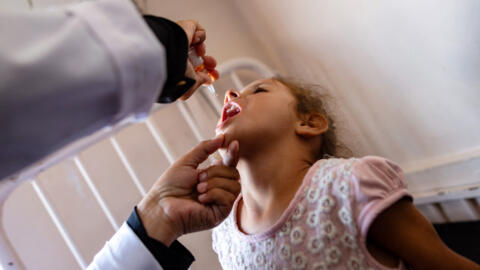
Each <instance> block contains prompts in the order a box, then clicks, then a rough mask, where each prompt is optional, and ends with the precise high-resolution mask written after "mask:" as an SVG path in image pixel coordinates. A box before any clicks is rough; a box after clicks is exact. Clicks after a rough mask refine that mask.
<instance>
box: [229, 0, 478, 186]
mask: <svg viewBox="0 0 480 270" xmlns="http://www.w3.org/2000/svg"><path fill="white" fill-rule="evenodd" d="M235 3H236V4H237V7H238V9H239V10H241V11H242V14H243V15H244V16H245V17H246V18H247V21H248V22H249V23H250V26H251V27H250V29H251V30H252V31H254V32H255V33H256V35H257V37H258V38H259V40H261V41H262V44H263V45H264V48H266V49H267V48H274V49H273V50H272V51H274V52H275V54H276V55H275V56H273V58H274V59H279V62H281V63H283V64H284V68H286V69H287V71H288V72H287V73H288V74H289V75H293V76H296V77H300V78H304V79H307V80H308V81H311V82H317V83H321V84H323V85H324V86H326V87H328V88H329V89H330V92H331V94H332V95H334V96H335V97H336V108H335V111H336V112H337V113H339V114H340V122H341V123H340V124H341V126H342V127H343V128H344V130H343V132H342V134H341V135H343V138H344V141H346V142H347V143H348V145H350V146H351V147H352V148H353V149H354V150H355V152H356V154H357V155H366V154H375V155H381V156H385V157H387V158H391V159H393V160H394V161H396V162H398V163H400V164H401V165H402V166H403V168H404V169H405V171H406V172H407V178H408V180H409V184H410V187H411V188H413V189H414V190H417V191H421V190H429V189H432V188H435V187H437V186H438V185H439V184H440V183H441V184H442V185H448V186H455V185H469V184H472V183H475V182H476V183H478V181H479V179H480V178H479V175H480V171H479V170H478V168H479V167H480V125H479V123H480V50H479V48H480V31H479V30H480V29H479V28H480V16H479V15H480V2H478V1H475V0H461V1H437V0H427V1H420V2H419V1H413V0H407V1H369V2H368V3H366V2H358V1H351V0H326V1H313V0H308V1H307V0H302V1H295V2H293V1H288V0H275V1H274V0H270V1H268V0H267V1H254V0H235ZM463 159H473V160H471V161H470V163H472V164H470V165H469V166H466V165H465V164H462V160H463ZM457 161H459V162H457Z"/></svg>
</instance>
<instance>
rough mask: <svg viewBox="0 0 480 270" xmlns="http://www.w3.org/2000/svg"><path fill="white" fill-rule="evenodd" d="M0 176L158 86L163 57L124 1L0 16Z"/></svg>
mask: <svg viewBox="0 0 480 270" xmlns="http://www.w3.org/2000/svg"><path fill="white" fill-rule="evenodd" d="M0 37H1V42H0V127H1V130H2V132H0V179H2V178H3V177H6V176H8V175H9V174H12V173H14V172H15V171H18V170H19V169H21V168H24V167H25V166H27V165H29V164H31V163H32V162H35V161H37V160H39V159H40V158H42V157H44V156H45V155H47V154H50V153H51V152H53V151H55V150H58V149H60V148H61V147H63V146H64V145H66V144H68V143H70V142H72V141H74V140H76V139H79V138H81V137H84V136H86V135H89V134H91V133H93V132H95V131H97V130H98V129H100V128H102V127H105V126H108V125H111V124H114V123H116V122H118V121H120V120H122V119H124V118H125V117H128V116H132V115H134V116H138V117H140V118H142V117H145V116H146V115H148V112H149V110H150V108H151V106H152V104H153V103H154V102H155V100H156V98H158V96H159V95H160V92H161V89H162V88H163V85H164V83H165V81H166V77H167V71H166V52H165V48H164V47H163V45H162V44H161V43H160V42H159V41H158V40H157V38H156V37H155V36H154V34H153V32H151V30H150V29H149V27H148V25H147V24H146V23H145V21H144V20H143V18H142V17H141V15H140V14H139V13H138V11H137V10H136V8H135V6H134V4H133V3H132V2H131V0H96V1H87V2H81V3H77V4H73V5H68V6H62V7H58V8H53V9H45V10H41V9H40V10H32V11H23V12H12V11H0Z"/></svg>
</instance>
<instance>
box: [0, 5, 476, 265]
mask: <svg viewBox="0 0 480 270" xmlns="http://www.w3.org/2000/svg"><path fill="white" fill-rule="evenodd" d="M65 2H69V1H60V0H32V3H33V5H34V7H35V8H41V7H46V6H50V5H51V4H52V3H65ZM142 3H146V5H145V7H146V10H148V11H149V12H150V13H152V14H156V15H162V16H165V17H167V18H171V19H185V18H197V19H198V20H199V21H200V22H201V23H202V25H204V26H205V28H206V29H207V31H208V34H207V35H208V41H207V46H208V48H207V51H208V53H209V54H212V55H214V56H215V57H216V58H217V59H218V60H219V62H220V63H222V62H224V61H226V60H229V59H232V58H234V57H239V56H251V57H255V58H257V59H259V60H261V61H263V62H265V63H266V64H268V65H270V66H271V67H274V68H276V69H277V70H280V71H283V73H285V74H287V75H293V76H296V77H300V78H304V79H307V80H308V81H310V82H317V83H321V84H323V85H325V86H326V87H328V88H329V89H330V90H331V94H332V95H334V96H335V97H336V98H337V101H336V107H335V111H336V114H337V115H338V116H339V121H340V122H339V123H340V126H341V127H342V128H343V132H342V134H341V135H342V137H343V138H344V140H345V141H346V142H347V144H348V145H349V146H351V147H352V148H353V149H354V150H355V152H356V154H357V155H365V154H375V155H382V156H385V157H388V158H391V159H393V160H394V161H396V162H398V163H400V164H401V165H402V166H403V167H404V168H405V170H406V172H407V179H408V180H409V185H410V187H411V188H412V190H414V191H415V192H422V191H429V190H432V189H435V188H438V187H439V186H459V185H471V184H474V183H478V181H479V179H480V178H479V177H480V171H479V169H478V168H480V157H479V156H480V136H479V135H480V125H478V123H479V120H478V119H479V116H480V103H479V102H480V91H479V90H480V76H479V75H480V74H479V73H480V50H478V48H479V47H480V31H478V27H479V25H480V24H479V23H480V16H479V14H480V3H479V2H478V1H475V0H460V1H433V0H426V1H422V2H418V1H413V0H407V1H401V2H399V1H387V2H385V1H370V2H368V4H366V3H364V2H362V3H360V2H358V1H349V0H336V1H334V0H326V1H313V0H308V1H307V0H302V1H287V0H275V1H273V0H264V1H254V0H234V1H222V0H205V1H195V0H183V1H146V2H142ZM7 8H9V9H27V8H28V4H27V2H26V1H19V0H3V1H2V3H1V4H0V9H7ZM219 90H224V89H219ZM190 103H196V105H195V106H197V107H198V108H201V107H204V106H205V105H204V104H202V103H201V101H199V100H195V99H192V101H191V102H190ZM177 117H178V108H177V107H175V106H170V107H168V108H167V110H164V111H163V112H162V113H161V114H160V113H159V114H156V115H154V116H153V117H152V121H153V122H154V123H156V124H157V125H161V126H163V127H165V128H166V129H167V130H168V129H169V128H171V127H174V126H175V127H178V128H180V129H181V130H182V131H181V132H179V133H175V134H171V133H167V132H165V133H164V134H163V135H164V136H165V137H166V139H167V140H168V141H169V142H170V145H171V146H172V148H173V149H172V151H173V153H174V155H175V156H178V155H181V154H182V153H184V152H185V150H186V149H188V148H190V147H191V146H193V145H194V144H195V143H196V139H195V137H194V135H193V134H192V132H191V131H189V129H188V128H187V125H186V123H185V121H184V120H182V119H181V118H177ZM199 117H200V118H202V117H203V118H202V119H205V126H204V127H203V128H204V129H203V130H202V131H203V135H204V136H210V135H211V134H212V133H210V132H212V130H211V128H209V127H210V126H211V125H212V123H211V121H210V120H207V119H213V118H214V116H213V115H212V112H204V115H202V116H199ZM116 139H117V140H118V141H119V143H120V144H121V145H122V147H123V148H124V150H125V152H126V154H127V157H128V158H129V159H130V160H131V161H132V166H133V168H134V169H135V172H136V173H137V174H138V176H139V178H140V180H141V182H142V183H143V184H144V185H145V186H146V187H149V186H151V184H152V183H153V182H154V181H155V179H156V178H157V177H158V175H159V174H160V173H161V172H162V171H163V170H164V169H165V168H166V167H167V166H168V162H167V160H166V158H165V156H164V154H163V153H162V152H161V151H160V150H159V148H158V147H157V146H156V144H155V141H154V139H153V137H152V136H151V134H149V132H148V130H147V127H146V126H145V125H138V126H135V127H132V128H128V129H126V130H124V131H122V132H121V133H119V134H118V135H117V136H116ZM139 142H141V143H139ZM179 142H181V143H179ZM112 153H113V148H112V146H111V144H109V142H102V143H100V144H98V145H96V146H95V147H94V148H92V149H89V150H87V151H85V152H83V153H82V154H80V156H79V158H80V160H81V161H83V162H84V165H85V166H86V167H87V169H89V171H90V172H91V177H92V179H93V180H94V181H95V183H96V184H97V186H98V188H99V191H100V192H101V194H102V195H104V197H105V200H106V202H107V205H108V206H109V207H110V208H111V209H112V212H113V216H114V219H115V220H116V221H117V222H119V223H121V222H122V221H123V220H124V219H125V218H126V217H127V215H128V213H129V212H130V210H131V208H132V207H133V205H134V204H135V203H136V202H137V201H138V200H139V198H140V194H139V193H138V191H137V190H136V189H135V187H134V186H133V184H132V183H131V180H130V177H129V175H128V173H127V172H126V171H125V169H124V168H123V167H122V166H121V162H120V160H119V159H118V158H112V156H115V155H112ZM463 159H468V160H467V161H466V162H464V161H463ZM457 161H458V162H457ZM105 168H108V169H105ZM112 181H113V182H112ZM38 183H39V186H40V187H42V188H43V189H45V191H46V194H47V196H48V198H49V199H50V200H51V202H52V205H53V206H54V208H55V209H56V210H57V212H58V213H59V215H60V217H61V218H62V220H63V221H64V222H65V225H66V227H67V228H69V229H71V231H72V232H73V233H72V235H71V236H72V239H73V240H75V241H76V243H77V244H78V247H79V251H80V252H81V254H82V256H84V257H85V258H86V259H87V260H90V259H91V257H92V256H93V254H94V253H95V251H96V250H98V249H99V248H100V247H101V245H102V244H103V242H104V241H105V240H106V239H108V238H109V236H110V235H111V234H112V233H113V229H112V228H111V226H110V224H109V222H108V221H107V220H106V218H105V216H104V215H103V213H102V212H101V211H100V210H99V207H98V204H97V203H96V201H95V199H94V198H93V195H92V193H91V191H90V190H89V189H88V188H87V187H86V185H85V182H84V180H83V179H82V176H81V175H80V173H79V171H78V169H77V168H75V166H73V164H72V162H71V161H66V162H65V163H63V164H61V165H58V166H56V167H55V168H53V169H52V170H50V171H47V172H45V173H43V174H41V175H40V176H39V177H38ZM112 183H113V185H114V186H115V191H114V192H112V190H111V186H112ZM477 204H478V203H477ZM452 209H457V208H452ZM84 217H90V218H89V220H88V221H86V220H85V218H84ZM4 218H5V227H6V229H7V232H8V234H9V237H10V238H11V240H12V242H13V243H14V246H15V248H16V249H17V250H18V251H19V253H20V255H21V257H22V259H23V261H24V263H25V264H26V266H27V267H28V268H29V269H78V267H77V265H76V263H75V260H74V258H73V257H72V255H71V254H70V253H69V252H68V251H67V249H66V245H65V244H64V242H63V240H62V239H61V238H60V236H59V234H58V232H57V231H56V229H55V228H54V226H53V224H52V222H51V220H50V219H49V217H48V215H47V213H46V211H45V210H44V209H43V207H41V203H40V201H39V199H38V198H37V196H36V194H35V193H34V191H33V189H32V187H31V185H29V184H26V185H23V186H22V187H20V188H19V189H18V190H17V191H16V192H15V193H14V194H13V195H12V196H11V197H10V199H9V200H8V201H7V204H6V206H5V213H4ZM209 237H210V236H209V233H208V232H206V233H200V234H195V235H192V236H190V237H187V238H185V239H183V240H182V241H183V242H184V243H186V245H187V246H188V247H189V248H190V249H191V250H192V251H193V253H194V255H195V256H196V257H197V259H198V262H197V264H196V265H195V266H194V269H219V265H218V263H217V261H216V257H215V255H214V254H213V253H212V251H211V250H209V248H210V240H209Z"/></svg>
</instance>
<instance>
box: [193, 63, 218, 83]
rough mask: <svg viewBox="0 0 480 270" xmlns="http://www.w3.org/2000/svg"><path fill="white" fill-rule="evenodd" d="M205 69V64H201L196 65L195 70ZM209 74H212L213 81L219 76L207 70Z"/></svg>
mask: <svg viewBox="0 0 480 270" xmlns="http://www.w3.org/2000/svg"><path fill="white" fill-rule="evenodd" d="M204 69H205V66H204V65H203V64H200V65H198V66H196V67H195V69H194V70H195V72H200V71H203V70H204ZM207 73H208V75H209V76H210V79H212V83H213V82H214V81H216V80H217V79H218V76H215V75H214V73H213V72H210V71H208V70H207Z"/></svg>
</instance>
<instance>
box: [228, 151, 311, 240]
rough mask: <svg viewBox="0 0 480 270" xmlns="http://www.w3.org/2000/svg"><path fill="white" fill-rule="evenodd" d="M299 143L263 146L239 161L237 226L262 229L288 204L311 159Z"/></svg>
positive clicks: (252, 230)
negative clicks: (241, 199)
mask: <svg viewBox="0 0 480 270" xmlns="http://www.w3.org/2000/svg"><path fill="white" fill-rule="evenodd" d="M302 149H303V150H305V149H304V148H303V147H301V146H300V145H298V144H297V145H295V144H290V145H288V144H283V145H282V146H277V147H269V148H268V149H264V148H262V149H261V150H259V151H255V152H251V153H253V154H251V155H248V156H247V157H242V158H241V159H240V161H239V163H238V166H237V168H238V170H239V172H240V179H241V184H242V197H243V201H241V202H240V204H239V205H238V213H237V220H238V221H239V227H240V228H241V229H242V230H243V231H244V232H246V233H249V234H253V233H258V232H261V231H264V230H265V229H266V228H268V227H270V226H271V225H273V224H274V223H275V222H276V221H277V220H278V219H279V218H280V217H281V215H282V213H283V212H284V210H285V209H286V208H287V207H288V205H289V203H290V201H291V200H292V199H293V197H294V196H295V193H296V192H297V190H298V188H299V187H300V186H301V184H302V180H303V178H304V177H305V174H306V173H307V171H308V169H309V168H310V167H311V166H312V165H313V163H314V159H313V158H311V157H309V156H308V155H306V154H305V151H303V150H302Z"/></svg>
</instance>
